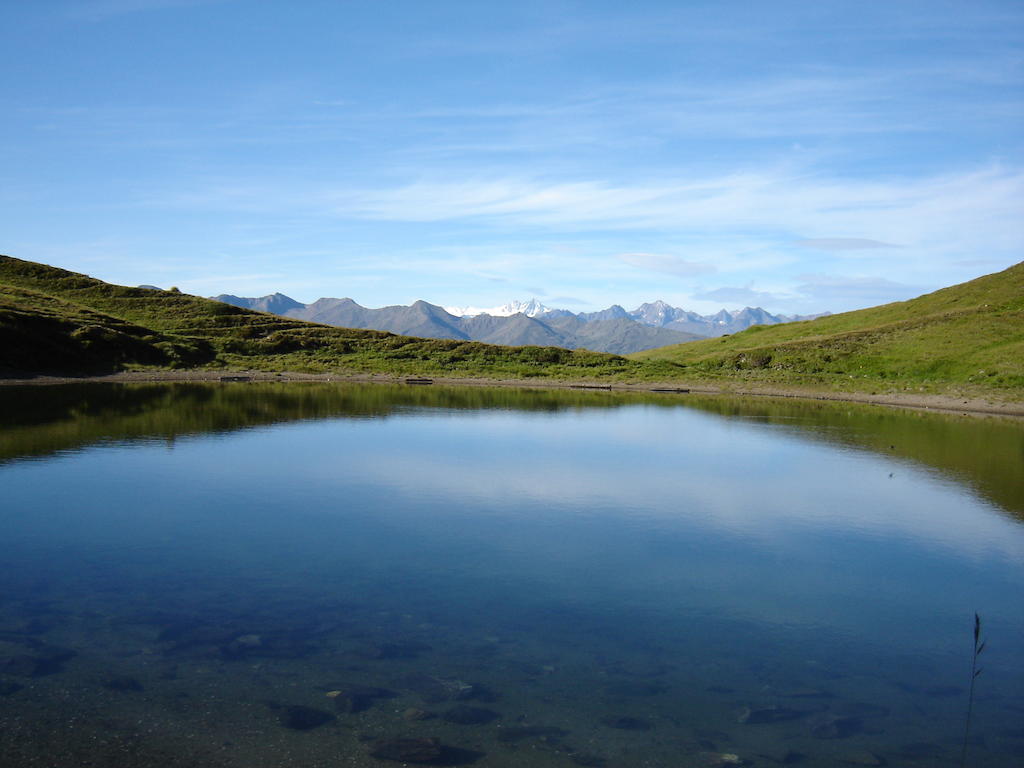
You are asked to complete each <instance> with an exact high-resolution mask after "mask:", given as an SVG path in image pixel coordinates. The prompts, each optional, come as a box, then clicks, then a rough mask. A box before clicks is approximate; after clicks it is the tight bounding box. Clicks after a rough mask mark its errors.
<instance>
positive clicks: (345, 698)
mask: <svg viewBox="0 0 1024 768" xmlns="http://www.w3.org/2000/svg"><path fill="white" fill-rule="evenodd" d="M331 694H333V695H331ZM331 694H329V695H331V698H333V699H334V708H335V709H337V710H338V711H339V712H344V713H345V714H356V713H358V712H365V711H366V710H367V709H369V708H370V707H372V706H373V705H374V703H375V702H376V701H377V699H393V698H395V697H396V696H397V695H398V694H396V693H395V692H394V691H389V690H388V689H387V688H376V687H374V686H370V685H356V686H352V687H350V688H343V689H342V690H340V691H331Z"/></svg>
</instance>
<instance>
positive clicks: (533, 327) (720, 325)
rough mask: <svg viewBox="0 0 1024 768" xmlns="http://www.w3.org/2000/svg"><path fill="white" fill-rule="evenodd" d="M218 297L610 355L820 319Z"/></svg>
mask: <svg viewBox="0 0 1024 768" xmlns="http://www.w3.org/2000/svg"><path fill="white" fill-rule="evenodd" d="M215 298H216V299H217V300H218V301H223V302H226V303H228V304H234V305H235V306H239V307H246V308H248V309H256V310H260V311H263V312H272V313H274V314H280V315H285V316H286V317H296V318H300V319H302V320H311V321H313V322H316V323H325V324H327V325H338V326H344V327H346V328H373V329H375V330H379V331H391V332H392V333H400V334H404V335H407V336H422V337H426V338H433V339H463V340H473V341H483V342H487V343H489V344H509V345H523V344H533V345H541V346H543V345H551V346H559V347H567V348H569V349H575V348H578V347H586V348H587V349H592V350H595V351H599V352H613V353H615V354H627V353H629V352H638V351H640V350H643V349H652V348H654V347H662V346H667V345H669V344H680V343H683V342H686V341H693V340H694V339H697V338H707V337H710V336H722V335H724V334H727V333H737V332H738V331H742V330H745V329H746V328H749V327H750V326H752V325H774V324H776V323H787V322H790V321H792V320H810V319H813V317H817V315H812V316H806V317H799V316H798V317H786V316H784V315H773V314H771V313H770V312H766V311H765V310H763V309H761V308H760V307H757V308H751V307H746V308H744V309H740V310H733V311H731V312H730V311H729V310H726V309H723V310H721V311H719V312H716V313H715V314H713V315H698V314H697V313H696V312H690V311H688V310H685V309H681V308H679V307H673V306H671V305H669V304H667V303H666V302H664V301H655V302H652V303H649V304H641V305H640V306H639V307H638V308H637V309H634V310H633V311H632V312H627V311H626V310H625V309H623V308H622V307H621V306H619V305H618V304H613V305H612V306H610V307H608V309H603V310H601V311H599V312H580V313H575V312H570V311H569V310H567V309H552V308H550V307H546V306H545V305H543V304H541V303H540V302H539V301H538V300H537V299H530V301H510V302H509V303H508V304H505V305H503V306H500V307H489V308H480V307H439V306H436V305H434V304H428V303H427V302H425V301H417V302H414V303H413V304H412V305H410V306H404V305H398V306H392V307H381V308H380V309H369V308H367V307H363V306H360V305H359V304H357V303H356V302H354V301H353V300H352V299H332V298H323V299H318V300H317V301H315V302H313V303H312V304H301V303H299V302H297V301H295V300H294V299H290V298H289V297H287V296H283V295H281V294H277V293H276V294H273V295H271V296H263V297H260V298H243V297H239V296H230V295H227V294H222V295H220V296H216V297H215ZM826 314H827V313H826Z"/></svg>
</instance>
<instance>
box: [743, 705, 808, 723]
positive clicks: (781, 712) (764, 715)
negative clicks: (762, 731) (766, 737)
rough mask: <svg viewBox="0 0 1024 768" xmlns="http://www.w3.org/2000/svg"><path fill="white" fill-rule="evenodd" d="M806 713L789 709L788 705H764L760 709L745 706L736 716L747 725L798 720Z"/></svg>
mask: <svg viewBox="0 0 1024 768" xmlns="http://www.w3.org/2000/svg"><path fill="white" fill-rule="evenodd" d="M806 714H807V713H806V712H801V711H800V710H798V709H789V708H788V707H777V706H772V707H762V708H760V709H752V708H750V707H744V708H743V709H742V710H740V714H739V716H738V717H737V718H736V722H737V723H743V724H745V725H765V724H771V723H783V722H786V721H787V720H796V719H798V718H801V717H803V716H804V715H806Z"/></svg>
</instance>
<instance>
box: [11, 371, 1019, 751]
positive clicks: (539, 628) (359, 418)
mask: <svg viewBox="0 0 1024 768" xmlns="http://www.w3.org/2000/svg"><path fill="white" fill-rule="evenodd" d="M975 614H977V615H978V616H979V617H980V622H981V624H980V633H979V637H978V643H979V644H980V642H982V641H985V642H986V646H985V648H984V651H983V652H982V653H981V654H980V655H978V656H977V658H976V659H975V656H974V651H975V638H974V628H975ZM974 662H976V669H980V670H981V674H980V675H979V676H977V677H976V678H975V680H974V691H973V710H972V714H971V722H970V727H969V730H968V729H967V722H966V718H967V713H968V707H969V704H970V703H971V682H972V678H971V675H972V663H974ZM965 749H966V751H965ZM402 764H405V765H442V766H454V765H472V766H477V767H478V768H504V767H512V766H516V767H518V766H526V767H528V768H532V767H533V766H537V768H548V767H550V768H572V766H607V767H608V768H644V767H650V768H716V767H718V768H721V767H722V766H736V765H744V766H753V767H755V768H770V767H772V766H790V765H793V766H798V767H799V768H826V767H828V768H834V767H838V768H842V766H876V765H886V766H920V767H921V768H924V767H925V766H927V767H928V768H935V767H939V768H941V767H943V766H951V767H952V766H960V765H967V766H992V767H996V766H998V767H1000V768H1009V767H1010V766H1019V765H1024V423H1022V422H1021V421H1018V420H1011V419H1006V418H995V417H991V418H990V417H966V416H963V415H958V414H949V415H942V414H936V413H930V412H921V411H909V410H896V409H890V408H883V407H878V406H866V405H852V404H837V403H825V402H819V401H802V400H796V399H787V400H781V399H762V398H757V399H730V398H725V397H711V396H700V395H693V394H654V393H644V394H618V393H614V394H613V393H611V392H601V391H584V390H558V391H556V390H545V389H536V390H528V389H510V388H509V389H501V388H494V389H486V388H463V389H454V388H452V389H446V388H441V387H437V386H429V387H425V386H409V385H369V384H367V385H356V384H324V383H316V384H307V383H268V384H263V383H215V384H151V385H150V384H146V385H113V384H78V385H60V386H7V387H3V388H0V765H2V766H4V768H22V766H53V767H55V768H56V767H59V768H65V767H69V768H70V767H71V766H93V767H100V768H107V767H111V768H112V767H115V766H116V767H117V768H134V767H140V768H141V767H142V766H147V767H149V766H153V767H156V766H160V767H161V768H172V767H182V766H190V767H192V768H206V767H207V766H210V767H213V766H217V767H220V766H223V767H225V768H228V767H230V768H271V767H273V768H281V767H284V766H303V767H304V768H317V767H321V766H322V767H323V768H329V767H333V766H337V767H338V768H341V767H342V766H376V767H377V768H386V767H387V766H389V765H394V766H398V765H402Z"/></svg>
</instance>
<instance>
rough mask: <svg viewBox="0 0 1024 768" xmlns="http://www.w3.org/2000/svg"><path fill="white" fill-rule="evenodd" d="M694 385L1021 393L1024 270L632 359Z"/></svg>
mask: <svg viewBox="0 0 1024 768" xmlns="http://www.w3.org/2000/svg"><path fill="white" fill-rule="evenodd" d="M629 357H630V358H632V359H635V360H642V361H661V362H666V363H673V364H675V365H677V366H679V367H680V369H681V371H685V372H687V373H688V374H689V375H691V376H692V377H694V378H708V379H719V378H730V379H733V380H737V379H738V380H741V381H759V382H765V383H775V384H784V385H804V386H818V387H820V386H825V387H829V388H834V389H845V390H858V391H878V392H885V391H889V390H895V391H903V390H913V391H924V392H949V391H955V390H961V391H979V392H980V391H997V392H998V391H1002V392H1007V393H1011V392H1016V393H1020V392H1021V391H1022V390H1024V262H1022V263H1020V264H1017V265H1015V266H1013V267H1010V268H1009V269H1007V270H1004V271H1002V272H998V273H996V274H992V275H986V276H984V277H980V278H978V279H976V280H972V281H970V282H967V283H961V284H960V285H954V286H952V287H950V288H944V289H942V290H939V291H935V292H934V293H929V294H926V295H924V296H919V297H918V298H916V299H911V300H909V301H902V302H896V303H893V304H885V305H883V306H879V307H872V308H870V309H862V310H858V311H855V312H846V313H843V314H840V315H832V316H829V317H823V318H819V319H817V320H811V321H806V322H799V323H787V324H785V325H775V326H755V327H753V328H750V329H748V330H746V331H743V332H742V333H737V334H734V335H732V336H728V337H723V338H718V339H709V340H707V341H696V342H691V343H688V344H679V345H674V346H670V347H662V348H659V349H654V350H648V351H646V352H637V353H635V354H633V355H630V356H629Z"/></svg>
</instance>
